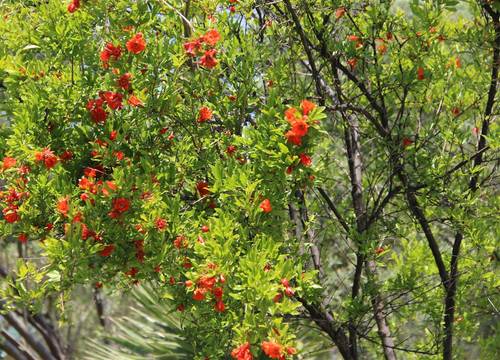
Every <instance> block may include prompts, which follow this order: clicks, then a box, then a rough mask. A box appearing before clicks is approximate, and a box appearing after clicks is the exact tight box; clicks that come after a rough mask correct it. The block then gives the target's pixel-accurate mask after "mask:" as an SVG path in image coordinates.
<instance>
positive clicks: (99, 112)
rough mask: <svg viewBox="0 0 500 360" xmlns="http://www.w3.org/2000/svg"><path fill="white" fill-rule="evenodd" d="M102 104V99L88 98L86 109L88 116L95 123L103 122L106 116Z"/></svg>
mask: <svg viewBox="0 0 500 360" xmlns="http://www.w3.org/2000/svg"><path fill="white" fill-rule="evenodd" d="M103 104H104V100H103V99H97V100H89V102H88V103H87V110H88V111H90V117H91V118H92V120H93V121H94V122H95V123H96V124H98V123H104V122H105V121H106V118H107V117H108V114H107V113H106V111H105V110H104V109H103V108H102V105H103Z"/></svg>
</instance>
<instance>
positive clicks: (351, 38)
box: [347, 35, 361, 42]
mask: <svg viewBox="0 0 500 360" xmlns="http://www.w3.org/2000/svg"><path fill="white" fill-rule="evenodd" d="M347 40H349V41H352V42H359V41H360V40H361V39H360V37H359V36H357V35H348V36H347Z"/></svg>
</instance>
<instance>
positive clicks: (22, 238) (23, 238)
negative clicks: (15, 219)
mask: <svg viewBox="0 0 500 360" xmlns="http://www.w3.org/2000/svg"><path fill="white" fill-rule="evenodd" d="M17 238H18V239H19V242H21V243H22V244H26V242H27V241H28V236H27V235H26V234H24V233H21V234H19V236H18V237H17Z"/></svg>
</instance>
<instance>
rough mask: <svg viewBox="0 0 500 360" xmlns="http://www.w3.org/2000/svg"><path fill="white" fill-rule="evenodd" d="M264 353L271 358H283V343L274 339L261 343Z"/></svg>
mask: <svg viewBox="0 0 500 360" xmlns="http://www.w3.org/2000/svg"><path fill="white" fill-rule="evenodd" d="M261 348H262V351H263V352H264V354H266V355H267V356H269V357H270V358H271V359H280V358H281V345H280V344H276V343H274V342H272V341H263V342H262V345H261Z"/></svg>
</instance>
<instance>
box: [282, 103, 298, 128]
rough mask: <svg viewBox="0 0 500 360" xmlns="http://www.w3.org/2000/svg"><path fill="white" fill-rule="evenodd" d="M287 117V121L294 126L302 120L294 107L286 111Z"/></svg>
mask: <svg viewBox="0 0 500 360" xmlns="http://www.w3.org/2000/svg"><path fill="white" fill-rule="evenodd" d="M285 117H286V121H288V122H289V123H290V124H293V123H294V122H296V121H298V120H300V118H299V117H298V111H297V109H296V108H294V107H290V108H288V109H286V110H285Z"/></svg>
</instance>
